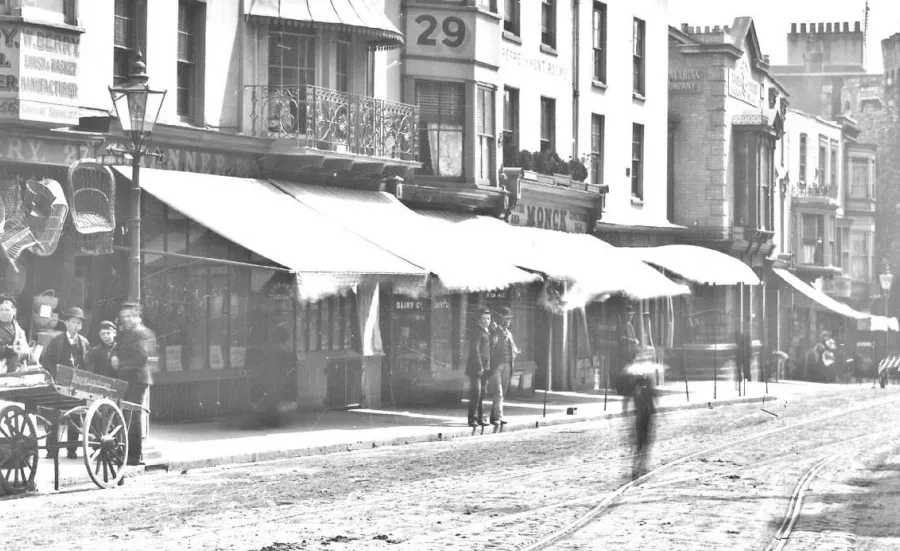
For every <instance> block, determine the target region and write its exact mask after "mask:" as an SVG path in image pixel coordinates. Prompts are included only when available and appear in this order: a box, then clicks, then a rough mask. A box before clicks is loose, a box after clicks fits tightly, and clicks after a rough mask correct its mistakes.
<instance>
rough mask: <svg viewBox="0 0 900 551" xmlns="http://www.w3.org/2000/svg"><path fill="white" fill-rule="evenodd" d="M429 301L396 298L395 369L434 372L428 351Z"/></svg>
mask: <svg viewBox="0 0 900 551" xmlns="http://www.w3.org/2000/svg"><path fill="white" fill-rule="evenodd" d="M428 307H429V301H427V300H418V299H412V298H407V297H395V298H394V316H393V318H394V321H393V333H394V334H393V336H392V337H393V343H394V370H395V371H407V372H408V371H418V370H430V369H431V357H430V350H429V348H430V347H429V340H430V339H429V324H428Z"/></svg>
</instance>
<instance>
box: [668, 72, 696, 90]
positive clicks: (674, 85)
mask: <svg viewBox="0 0 900 551" xmlns="http://www.w3.org/2000/svg"><path fill="white" fill-rule="evenodd" d="M702 91H703V70H702V69H681V70H677V71H670V72H669V92H671V93H673V94H696V93H699V92H702Z"/></svg>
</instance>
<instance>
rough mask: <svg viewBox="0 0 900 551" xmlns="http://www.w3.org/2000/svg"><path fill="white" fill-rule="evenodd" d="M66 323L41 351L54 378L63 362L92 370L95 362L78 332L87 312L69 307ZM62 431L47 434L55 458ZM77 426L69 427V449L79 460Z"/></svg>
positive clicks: (86, 343)
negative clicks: (61, 331)
mask: <svg viewBox="0 0 900 551" xmlns="http://www.w3.org/2000/svg"><path fill="white" fill-rule="evenodd" d="M63 323H65V325H66V330H65V331H64V332H63V333H60V334H59V335H57V336H55V337H53V338H52V339H51V340H50V342H49V343H48V344H47V348H46V349H45V350H44V353H43V354H41V366H43V368H44V369H46V370H47V371H48V372H49V373H50V375H52V376H53V378H54V379H55V378H56V375H57V374H56V366H58V365H64V366H67V367H71V368H73V369H81V370H84V371H93V370H94V362H93V354H92V353H91V345H90V343H89V342H88V340H87V339H86V338H84V336H82V335H81V334H80V333H79V331H81V326H82V324H83V323H84V311H83V310H82V309H81V308H69V309H68V310H66V312H65V313H64V314H63ZM58 433H59V431H58V430H57V431H51V432H50V433H49V434H48V435H47V447H48V449H47V457H55V456H56V454H57V450H56V449H54V446H55V445H56V443H57V442H58V438H59V434H58ZM77 442H78V428H77V427H74V426H72V425H71V424H70V425H68V427H67V428H66V443H67V444H68V445H67V446H66V449H67V450H68V452H69V453H68V455H67V457H68V458H69V459H77V458H78V454H77V453H76V450H77Z"/></svg>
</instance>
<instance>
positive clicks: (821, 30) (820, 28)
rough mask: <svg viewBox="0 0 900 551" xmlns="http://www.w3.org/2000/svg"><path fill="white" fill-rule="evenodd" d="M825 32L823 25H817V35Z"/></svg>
mask: <svg viewBox="0 0 900 551" xmlns="http://www.w3.org/2000/svg"><path fill="white" fill-rule="evenodd" d="M824 32H825V23H819V34H822V33H824Z"/></svg>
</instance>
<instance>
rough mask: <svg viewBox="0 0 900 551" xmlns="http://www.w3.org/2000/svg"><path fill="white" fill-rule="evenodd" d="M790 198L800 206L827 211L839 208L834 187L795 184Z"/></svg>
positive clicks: (836, 189) (836, 190) (836, 191)
mask: <svg viewBox="0 0 900 551" xmlns="http://www.w3.org/2000/svg"><path fill="white" fill-rule="evenodd" d="M791 197H793V198H794V202H795V203H797V204H801V205H810V206H820V207H824V208H827V209H829V210H833V209H836V208H838V206H840V203H839V201H838V188H837V186H835V185H829V186H826V185H818V184H809V185H803V184H797V185H796V186H794V188H793V190H792V191H791Z"/></svg>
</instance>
